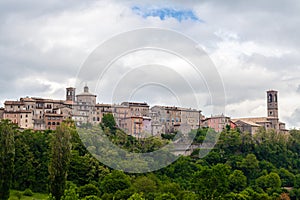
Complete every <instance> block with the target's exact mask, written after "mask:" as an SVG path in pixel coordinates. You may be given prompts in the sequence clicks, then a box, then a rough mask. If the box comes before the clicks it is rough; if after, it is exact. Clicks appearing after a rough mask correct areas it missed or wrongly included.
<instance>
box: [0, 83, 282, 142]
mask: <svg viewBox="0 0 300 200" xmlns="http://www.w3.org/2000/svg"><path fill="white" fill-rule="evenodd" d="M96 98H97V95H96V94H92V93H90V91H89V88H88V86H85V87H84V89H83V92H82V93H79V94H76V88H73V87H69V88H66V98H65V99H64V100H53V99H45V98H36V97H25V98H20V100H18V101H9V100H7V101H5V103H4V108H0V118H3V119H9V120H11V121H12V122H13V123H15V124H17V125H18V126H19V127H20V128H21V129H33V130H47V129H50V130H55V129H56V127H57V126H59V125H60V124H61V123H62V122H63V121H64V120H66V119H72V120H74V121H75V123H76V125H77V126H84V125H97V124H99V123H101V121H102V117H103V116H104V115H105V114H108V113H111V114H113V116H114V118H115V121H116V123H117V125H118V127H119V128H121V129H123V130H124V131H125V132H126V133H127V134H129V135H132V136H134V137H137V138H143V137H148V136H157V135H161V134H165V133H167V134H168V133H174V132H177V131H180V132H182V133H188V132H189V131H190V130H192V129H197V128H200V127H210V128H213V129H214V130H215V131H216V132H221V131H222V130H223V129H224V128H226V126H230V127H232V128H235V127H238V128H239V129H240V130H241V131H247V132H249V133H251V134H255V133H256V132H257V131H258V129H259V128H260V127H264V128H265V129H267V130H268V129H274V130H276V131H278V132H287V130H286V128H285V123H283V122H280V121H279V117H278V92H277V91H274V90H270V91H267V116H266V117H257V118H239V119H231V118H230V117H229V116H225V115H224V114H220V115H216V116H210V117H205V116H204V115H203V114H202V112H201V110H197V109H192V108H181V107H176V106H160V105H155V106H153V107H151V108H150V106H149V105H148V104H147V103H145V102H142V103H141V102H122V103H120V104H100V103H97V102H96Z"/></svg>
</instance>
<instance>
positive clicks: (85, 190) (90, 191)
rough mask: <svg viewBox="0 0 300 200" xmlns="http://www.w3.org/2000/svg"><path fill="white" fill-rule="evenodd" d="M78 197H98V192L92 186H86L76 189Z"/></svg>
mask: <svg viewBox="0 0 300 200" xmlns="http://www.w3.org/2000/svg"><path fill="white" fill-rule="evenodd" d="M78 193H79V197H81V198H83V197H86V196H93V195H94V196H99V195H100V190H99V189H98V188H97V187H96V186H95V185H93V184H87V185H84V186H81V187H79V188H78Z"/></svg>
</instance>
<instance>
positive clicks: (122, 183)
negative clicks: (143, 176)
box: [101, 170, 131, 194]
mask: <svg viewBox="0 0 300 200" xmlns="http://www.w3.org/2000/svg"><path fill="white" fill-rule="evenodd" d="M130 186H131V183H130V178H129V176H127V175H126V174H124V172H122V171H118V170H114V171H112V173H111V174H109V175H107V176H105V178H104V179H103V181H102V182H101V188H102V191H103V192H104V193H112V194H114V193H115V192H117V191H118V190H125V189H127V188H129V187H130Z"/></svg>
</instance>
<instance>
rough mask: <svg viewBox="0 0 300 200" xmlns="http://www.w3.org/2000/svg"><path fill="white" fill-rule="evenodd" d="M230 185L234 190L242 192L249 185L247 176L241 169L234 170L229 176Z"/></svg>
mask: <svg viewBox="0 0 300 200" xmlns="http://www.w3.org/2000/svg"><path fill="white" fill-rule="evenodd" d="M229 186H230V189H231V191H233V192H241V191H242V190H243V189H245V188H246V186H247V177H246V176H245V175H244V173H243V172H242V171H240V170H234V171H233V173H232V174H230V176H229Z"/></svg>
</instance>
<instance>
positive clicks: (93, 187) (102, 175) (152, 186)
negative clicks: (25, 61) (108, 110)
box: [0, 119, 300, 200]
mask: <svg viewBox="0 0 300 200" xmlns="http://www.w3.org/2000/svg"><path fill="white" fill-rule="evenodd" d="M110 120H111V119H108V121H110ZM107 126H111V127H107ZM102 127H103V131H104V133H105V135H106V136H107V137H108V138H109V140H111V141H112V142H113V143H115V144H117V145H118V146H119V147H121V148H123V149H125V150H128V151H132V152H151V151H153V150H155V149H158V148H160V147H161V146H164V145H165V144H167V143H168V142H169V140H168V139H161V138H148V139H142V140H137V139H135V138H133V137H130V136H127V135H126V134H125V133H123V132H122V131H121V130H119V129H115V130H114V131H111V129H114V128H115V125H113V123H106V125H104V124H102ZM207 131H208V129H199V130H197V131H195V132H194V133H191V134H192V135H193V134H194V136H195V139H194V142H193V144H195V145H197V144H202V142H203V141H204V138H205V137H206V133H207ZM92 132H93V129H92ZM8 133H9V134H8ZM0 134H1V177H0V179H1V180H0V181H1V184H2V185H1V187H2V188H6V190H5V189H2V188H1V193H2V194H1V195H3V197H2V198H0V199H5V197H4V196H5V195H6V197H7V198H8V194H9V193H8V192H9V190H7V188H8V189H9V187H8V186H9V185H8V183H9V181H12V182H11V183H12V184H11V188H12V189H13V190H10V199H55V197H56V199H62V200H71V199H72V200H77V199H78V200H79V199H103V200H106V199H107V200H109V199H131V200H141V199H150V200H151V199H152V200H159V199H178V200H179V199H180V200H181V199H243V200H244V199H249V200H250V199H263V200H265V199H293V200H296V199H300V158H299V153H300V131H299V130H291V131H290V132H289V134H286V135H284V134H282V133H276V132H275V131H273V130H270V131H266V130H264V129H261V130H259V132H258V133H257V134H256V135H254V136H253V137H252V136H250V135H249V134H248V133H241V132H240V131H239V130H235V129H233V130H232V129H230V128H228V129H226V130H224V131H223V132H222V133H221V134H220V137H219V140H218V142H217V144H216V145H215V147H214V149H212V151H210V153H209V154H208V155H207V156H206V157H204V158H202V159H200V158H198V157H197V154H198V152H199V151H197V150H196V151H195V152H193V154H192V156H188V157H184V156H183V157H180V158H179V159H178V160H177V161H176V162H174V163H173V164H172V165H169V166H168V167H165V168H163V169H160V170H158V171H155V172H151V173H145V174H127V173H124V172H122V171H118V170H113V169H110V168H108V167H106V166H104V165H103V164H101V163H99V162H98V161H97V160H96V159H95V158H93V156H92V155H91V154H90V153H89V151H87V149H86V148H85V147H84V145H83V143H82V140H81V139H83V141H85V142H90V143H92V141H88V139H89V138H88V137H86V138H81V139H80V138H79V135H78V133H77V132H76V131H75V129H74V127H72V125H70V124H62V125H61V126H60V128H58V129H57V130H56V131H44V132H41V131H32V130H24V131H19V130H17V129H16V128H15V127H14V125H12V124H11V123H9V122H8V121H2V122H1V126H0ZM90 140H93V138H90ZM4 141H7V142H4ZM206 141H208V142H209V141H211V142H213V141H214V138H211V139H208V140H207V139H206ZM88 148H89V150H90V151H91V152H92V151H97V150H98V148H97V147H96V146H94V147H93V146H89V147H88ZM3 152H6V153H3ZM8 154H9V155H10V156H8ZM104 155H105V154H104ZM13 156H14V157H13ZM3 160H8V162H3ZM3 163H5V164H6V163H8V164H9V165H10V166H14V168H7V167H6V165H4V164H3ZM3 183H5V184H3ZM31 191H32V193H31ZM4 194H5V195H4ZM44 194H45V195H44ZM50 194H52V195H50ZM57 194H58V195H57ZM26 195H28V196H26ZM30 195H32V196H30ZM7 198H6V199H7Z"/></svg>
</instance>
